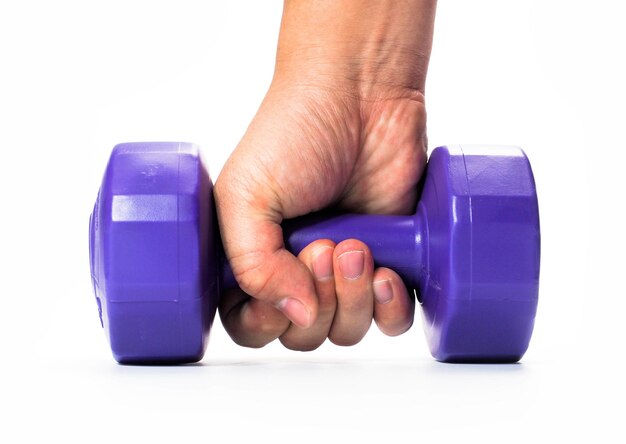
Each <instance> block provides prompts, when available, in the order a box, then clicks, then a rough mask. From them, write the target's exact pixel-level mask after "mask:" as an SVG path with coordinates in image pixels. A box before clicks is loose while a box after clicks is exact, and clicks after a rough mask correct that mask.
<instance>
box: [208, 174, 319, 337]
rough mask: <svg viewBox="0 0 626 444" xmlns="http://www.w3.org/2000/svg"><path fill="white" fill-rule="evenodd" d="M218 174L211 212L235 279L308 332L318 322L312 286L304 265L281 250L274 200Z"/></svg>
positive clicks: (245, 289) (277, 214)
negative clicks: (213, 213)
mask: <svg viewBox="0 0 626 444" xmlns="http://www.w3.org/2000/svg"><path fill="white" fill-rule="evenodd" d="M223 174H224V176H225V177H222V175H220V178H218V181H217V183H216V185H215V198H216V208H217V214H218V221H219V226H220V233H221V236H222V241H223V244H224V251H225V254H226V258H227V259H228V261H229V262H230V266H231V268H232V271H233V275H234V276H235V279H236V280H237V282H238V284H239V286H240V287H241V289H242V290H243V291H245V292H246V293H247V294H249V295H250V296H252V297H254V298H255V299H259V300H261V301H265V302H267V303H269V304H271V305H273V306H274V307H276V308H277V309H278V310H280V311H281V312H282V313H283V314H284V315H285V316H286V317H287V318H289V319H290V320H291V321H292V322H294V323H295V324H296V325H298V326H300V327H303V328H307V327H309V326H310V325H311V324H312V323H313V322H314V321H315V318H316V317H317V297H316V295H315V286H314V284H313V278H312V277H311V273H310V272H309V270H308V268H307V267H306V265H304V264H303V263H302V262H300V261H299V260H298V259H296V257H295V256H294V255H292V254H291V253H289V252H288V251H287V250H286V249H285V247H284V243H283V233H282V229H281V227H280V222H281V216H280V214H279V212H278V211H276V210H274V209H273V206H275V205H279V204H278V203H275V202H274V203H271V202H272V201H273V199H274V198H275V197H272V196H271V192H269V191H267V190H266V191H264V193H266V194H267V193H269V196H268V195H258V193H259V191H258V189H259V188H262V189H264V188H263V187H253V188H255V190H256V191H255V192H252V191H250V187H249V186H242V185H241V184H240V178H236V179H233V178H232V177H231V175H230V174H229V172H228V170H227V171H226V172H223ZM233 174H236V173H233ZM220 179H221V180H220ZM264 310H265V309H264Z"/></svg>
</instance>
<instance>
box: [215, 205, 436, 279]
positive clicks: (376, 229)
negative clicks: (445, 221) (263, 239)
mask: <svg viewBox="0 0 626 444" xmlns="http://www.w3.org/2000/svg"><path fill="white" fill-rule="evenodd" d="M418 225H419V219H418V218H417V217H416V216H415V215H413V216H388V215H363V214H340V215H338V214H328V213H315V214H311V215H307V216H303V217H299V218H295V219H290V220H286V221H284V222H283V224H282V227H283V235H284V239H285V246H286V247H287V249H288V250H289V251H290V252H292V253H293V254H294V255H298V254H299V253H300V251H302V250H303V249H304V248H305V247H306V246H307V245H309V244H310V243H311V242H313V241H315V240H317V239H330V240H332V241H333V242H335V243H339V242H341V241H343V240H346V239H359V240H361V241H363V242H365V244H367V246H368V247H369V248H370V250H371V252H372V256H373V257H374V262H375V265H376V266H377V267H388V268H391V269H393V270H394V271H396V272H397V273H398V274H399V275H400V277H402V279H403V281H404V283H405V284H406V285H407V287H409V288H417V287H418V280H419V270H421V269H422V266H423V265H424V264H423V263H422V262H423V261H422V243H423V242H422V230H421V229H420V227H419V226H418ZM236 286H237V283H236V281H235V279H234V277H233V274H232V271H231V269H230V266H229V265H228V263H227V262H226V261H224V265H223V269H222V289H228V288H234V287H236Z"/></svg>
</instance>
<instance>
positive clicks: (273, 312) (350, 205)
mask: <svg viewBox="0 0 626 444" xmlns="http://www.w3.org/2000/svg"><path fill="white" fill-rule="evenodd" d="M434 14H435V2H434V1H431V0H407V1H390V0H389V1H387V0H379V1H374V0H359V1H354V0H339V1H337V0H328V1H326V0H321V1H306V0H288V1H286V2H285V7H284V12H283V20H282V24H281V31H280V37H279V44H278V51H277V57H276V69H275V74H274V79H273V81H272V84H271V86H270V88H269V91H268V93H267V95H266V97H265V99H264V100H263V103H262V104H261V106H260V108H259V110H258V112H257V114H256V116H255V117H254V119H253V121H252V122H251V124H250V126H249V127H248V130H247V132H246V133H245V135H244V136H243V138H242V140H241V142H240V143H239V145H238V146H237V148H236V149H235V151H234V152H233V154H232V155H231V157H230V158H229V159H228V161H227V163H226V164H225V166H224V168H223V170H222V173H221V174H220V176H219V178H218V180H217V183H216V185H215V196H216V203H217V210H218V220H219V224H220V230H221V234H222V238H223V241H224V249H225V252H226V256H227V258H228V260H229V261H230V264H231V267H232V269H233V272H234V274H235V277H236V279H237V281H238V283H239V285H240V287H241V290H230V291H228V292H227V293H226V294H225V295H224V297H223V298H222V304H221V306H220V316H221V319H222V323H223V324H224V326H225V328H226V330H227V332H228V333H229V334H230V336H231V337H232V338H233V340H234V341H235V342H236V343H238V344H240V345H244V346H248V347H262V346H264V345H266V344H268V343H269V342H271V341H273V340H275V339H277V338H279V339H280V341H281V342H282V343H283V344H284V345H285V346H286V347H288V348H291V349H294V350H313V349H315V348H317V347H318V346H319V345H321V344H322V343H323V342H324V341H325V340H326V338H328V339H330V340H331V341H332V342H333V343H335V344H338V345H353V344H356V343H358V342H359V341H360V340H361V339H362V338H363V337H364V336H365V334H366V333H367V331H368V329H369V327H370V325H371V322H372V319H374V320H375V321H376V323H377V325H378V327H379V328H380V329H381V330H382V331H383V332H384V333H386V334H388V335H398V334H401V333H403V332H405V331H406V330H408V329H409V328H410V326H411V325H412V323H413V316H414V310H415V300H414V297H413V293H412V291H410V292H408V291H407V289H406V288H405V287H404V284H403V283H402V281H401V279H400V278H399V276H398V275H397V274H396V273H395V272H393V271H392V270H390V269H386V268H378V269H375V267H374V261H373V258H372V256H371V254H370V251H369V248H368V247H367V245H365V244H364V243H363V242H360V241H359V240H356V239H349V240H345V241H343V242H341V243H339V244H337V245H335V244H334V243H333V242H332V241H330V240H328V239H320V240H318V241H315V242H313V243H312V244H310V245H309V246H307V247H306V248H305V249H304V250H303V251H302V252H301V253H300V254H299V255H298V257H297V258H296V257H294V256H293V255H292V254H291V253H289V252H288V251H286V250H285V249H284V244H283V237H282V231H281V228H280V223H281V222H282V220H283V219H289V218H293V217H296V216H300V215H304V214H307V213H310V212H314V211H318V210H321V209H323V208H327V207H335V208H339V209H341V210H343V211H350V212H360V213H380V214H409V213H411V212H412V211H413V210H414V207H415V203H416V198H417V195H416V189H417V182H418V181H419V179H420V177H421V174H422V172H423V170H424V166H425V164H426V109H425V102H424V83H425V79H426V72H427V67H428V60H429V57H430V48H431V44H432V32H433V22H434ZM409 295H410V296H409Z"/></svg>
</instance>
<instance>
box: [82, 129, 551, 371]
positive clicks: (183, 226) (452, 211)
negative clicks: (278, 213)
mask: <svg viewBox="0 0 626 444" xmlns="http://www.w3.org/2000/svg"><path fill="white" fill-rule="evenodd" d="M283 231H284V234H285V243H286V245H287V247H288V248H289V250H290V251H292V252H293V253H294V254H297V253H298V252H300V250H302V249H303V248H304V247H305V246H306V245H308V244H309V243H310V242H312V241H313V240H315V239H320V238H329V239H332V240H333V241H335V242H340V241H342V240H344V239H348V238H357V239H360V240H362V241H364V242H365V243H367V245H368V246H369V247H370V249H371V251H372V254H373V256H374V260H375V262H376V265H377V266H386V267H390V268H392V269H394V270H395V271H396V272H397V273H399V274H400V276H401V277H402V279H403V280H404V282H405V284H406V285H407V287H408V288H409V289H411V288H413V289H415V290H416V293H417V294H418V297H419V301H420V303H421V306H422V312H423V317H424V329H425V332H426V337H427V340H428V344H429V346H430V350H431V353H432V354H433V356H434V357H435V358H436V359H437V360H439V361H445V362H516V361H518V360H519V359H520V358H521V357H522V355H523V354H524V353H525V352H526V349H527V348H528V343H529V341H530V337H531V334H532V330H533V325H534V320H535V313H536V310H537V296H538V288H539V256H540V235H539V213H538V207H537V194H536V190H535V183H534V179H533V174H532V170H531V167H530V163H529V161H528V159H527V157H526V155H525V154H524V152H523V151H522V150H521V149H519V148H513V147H491V148H484V147H466V146H450V147H440V148H437V149H435V150H434V151H433V153H432V155H431V157H430V160H429V162H428V166H427V169H426V174H425V179H424V182H423V188H422V191H421V199H420V201H419V203H418V205H417V211H416V213H415V214H414V215H412V216H380V215H336V214H314V215H309V216H305V217H301V218H298V219H293V220H290V221H286V222H285V223H284V224H283ZM89 234H90V262H91V277H92V281H93V286H94V292H95V295H96V300H97V302H98V309H99V312H100V319H101V322H102V325H103V327H104V329H105V332H106V334H107V337H108V339H109V342H110V344H111V349H112V351H113V355H114V357H115V359H116V360H117V361H119V362H121V363H135V364H142V363H153V362H164V363H183V362H195V361H198V360H200V359H202V356H203V355H204V351H205V348H206V342H207V338H208V332H209V330H210V328H211V324H212V322H213V318H214V317H215V310H216V307H217V305H218V302H219V298H220V292H221V291H222V290H223V289H225V288H230V287H233V286H235V285H236V282H235V281H234V279H233V276H232V273H231V271H230V268H229V266H228V263H227V262H226V261H225V260H224V258H223V252H222V248H221V241H220V237H219V233H218V229H217V224H216V220H215V214H214V204H213V185H212V182H211V179H210V178H209V175H208V172H207V169H206V167H205V165H204V164H203V162H202V158H201V157H200V155H199V152H198V148H197V147H196V146H195V145H193V144H189V143H178V142H156V143H127V144H121V145H118V146H116V147H115V148H114V149H113V153H112V154H111V158H110V160H109V164H108V166H107V169H106V172H105V175H104V178H103V181H102V186H101V188H100V192H99V194H98V199H97V200H96V205H95V208H94V210H93V214H92V215H91V218H90V223H89Z"/></svg>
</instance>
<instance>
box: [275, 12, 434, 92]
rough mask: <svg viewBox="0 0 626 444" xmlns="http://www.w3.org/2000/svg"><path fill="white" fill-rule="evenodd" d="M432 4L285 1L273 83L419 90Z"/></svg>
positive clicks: (427, 51)
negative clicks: (328, 84)
mask: <svg viewBox="0 0 626 444" xmlns="http://www.w3.org/2000/svg"><path fill="white" fill-rule="evenodd" d="M435 6H436V1H435V0H401V1H394V0H285V7H284V12H283V19H282V24H281V30H280V37H279V43H278V51H277V57H276V73H275V78H274V82H275V83H280V82H284V81H287V82H289V83H301V84H320V83H321V84H324V83H332V84H337V83H344V84H345V85H346V87H347V88H353V89H357V91H356V92H358V93H359V94H361V95H363V94H365V95H367V94H368V93H369V92H370V91H371V90H372V89H373V88H376V87H378V86H385V87H389V86H391V87H400V88H410V89H415V90H418V91H423V89H424V83H425V80H426V71H427V68H428V60H429V58H430V50H431V45H432V34H433V24H434V18H435Z"/></svg>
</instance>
